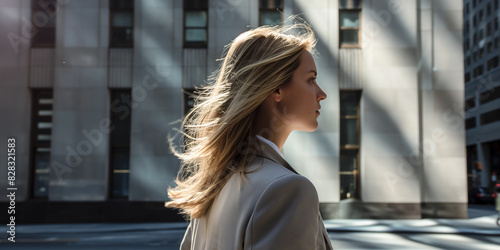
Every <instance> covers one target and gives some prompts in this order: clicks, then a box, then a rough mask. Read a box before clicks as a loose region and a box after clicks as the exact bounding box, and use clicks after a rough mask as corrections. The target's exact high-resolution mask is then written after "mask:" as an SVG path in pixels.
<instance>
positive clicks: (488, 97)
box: [479, 87, 500, 105]
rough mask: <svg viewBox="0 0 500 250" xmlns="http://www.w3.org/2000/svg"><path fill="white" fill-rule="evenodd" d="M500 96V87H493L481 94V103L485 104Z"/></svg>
mask: <svg viewBox="0 0 500 250" xmlns="http://www.w3.org/2000/svg"><path fill="white" fill-rule="evenodd" d="M499 98H500V87H496V88H492V89H489V90H486V91H484V92H482V93H481V94H480V95H479V103H480V104H481V105H482V104H485V103H488V102H491V101H494V100H497V99H499Z"/></svg>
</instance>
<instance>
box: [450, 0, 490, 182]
mask: <svg viewBox="0 0 500 250" xmlns="http://www.w3.org/2000/svg"><path fill="white" fill-rule="evenodd" d="M499 5H500V1H499V0H482V1H480V0H464V9H463V50H464V80H465V103H464V110H465V127H466V145H467V176H468V178H467V180H468V181H467V182H468V188H469V190H472V189H473V188H478V187H485V188H489V189H492V190H493V188H494V186H495V183H496V182H498V181H500V180H499V178H500V67H499V60H500V59H499V58H500V31H499V28H498V27H499V20H498V19H499V18H500V6H499ZM457 108H459V107H457Z"/></svg>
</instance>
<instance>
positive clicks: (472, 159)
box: [467, 146, 477, 190]
mask: <svg viewBox="0 0 500 250" xmlns="http://www.w3.org/2000/svg"><path fill="white" fill-rule="evenodd" d="M476 163H477V149H476V146H468V147H467V190H470V189H471V188H472V187H473V186H475V185H476V184H477V183H476V182H475V180H476V177H475V173H473V172H474V171H473V170H474V168H475V166H476Z"/></svg>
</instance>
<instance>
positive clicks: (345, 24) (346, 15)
mask: <svg viewBox="0 0 500 250" xmlns="http://www.w3.org/2000/svg"><path fill="white" fill-rule="evenodd" d="M361 7H362V6H361V0H340V1H339V8H340V10H339V24H340V34H339V38H340V40H339V45H340V47H344V48H347V47H359V46H360V45H361V44H360V38H361V20H360V19H361Z"/></svg>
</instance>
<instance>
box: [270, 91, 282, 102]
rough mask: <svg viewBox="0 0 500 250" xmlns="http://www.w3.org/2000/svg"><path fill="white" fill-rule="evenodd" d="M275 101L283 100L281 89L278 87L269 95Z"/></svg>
mask: <svg viewBox="0 0 500 250" xmlns="http://www.w3.org/2000/svg"><path fill="white" fill-rule="evenodd" d="M269 96H270V97H271V98H272V99H273V100H274V101H275V102H280V101H281V89H277V90H275V91H274V92H272V93H271V94H270V95H269Z"/></svg>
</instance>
